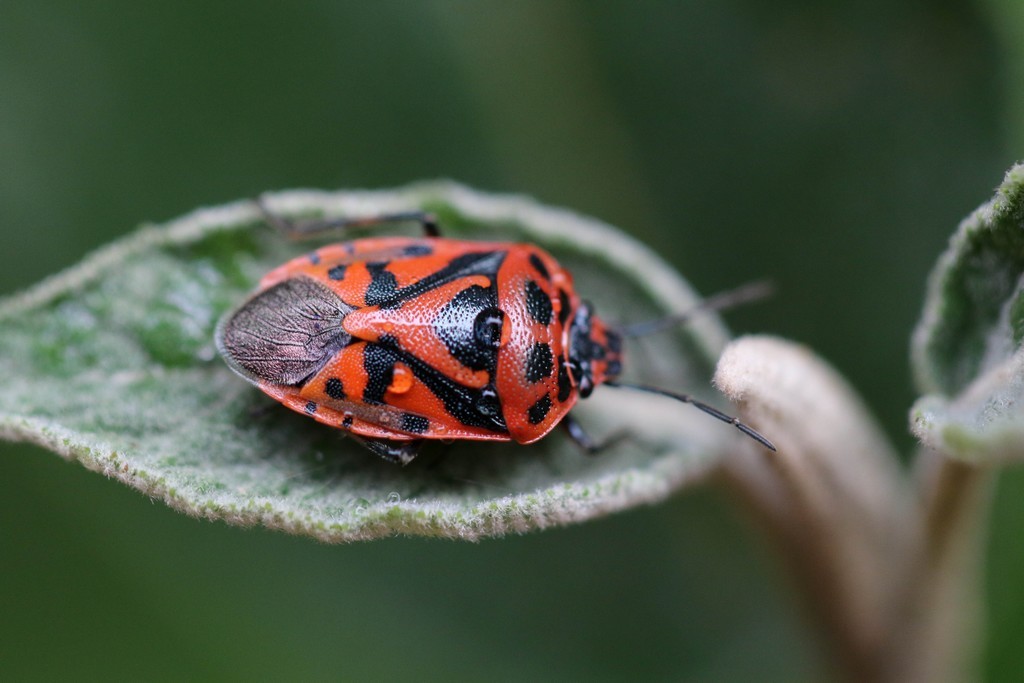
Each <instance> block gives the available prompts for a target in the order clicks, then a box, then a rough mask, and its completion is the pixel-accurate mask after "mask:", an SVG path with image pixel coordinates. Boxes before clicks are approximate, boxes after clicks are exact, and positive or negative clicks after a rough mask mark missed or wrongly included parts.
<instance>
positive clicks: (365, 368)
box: [218, 237, 621, 444]
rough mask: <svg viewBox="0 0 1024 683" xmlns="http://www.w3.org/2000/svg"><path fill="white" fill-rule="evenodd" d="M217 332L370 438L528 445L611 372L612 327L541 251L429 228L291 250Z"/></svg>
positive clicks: (282, 395)
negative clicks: (421, 234)
mask: <svg viewBox="0 0 1024 683" xmlns="http://www.w3.org/2000/svg"><path fill="white" fill-rule="evenodd" d="M218 344H219V346H220V348H221V351H222V353H223V355H224V356H225V358H226V359H227V360H228V362H229V363H230V364H231V366H232V367H233V368H234V369H235V370H236V371H237V372H239V373H240V374H241V375H243V376H244V377H246V378H247V379H249V380H250V381H252V382H253V383H254V384H256V385H257V386H258V387H259V388H260V389H261V390H262V391H264V392H265V393H266V394H268V395H270V396H272V397H273V398H275V399H277V400H278V401H280V402H281V403H283V404H285V405H286V406H288V407H289V408H291V409H293V410H296V411H298V412H302V413H306V414H309V415H310V416H312V417H313V418H314V419H316V420H318V421H320V422H323V423H325V424H328V425H331V426H333V427H338V428H341V429H345V430H347V431H349V432H352V433H353V434H355V435H358V436H360V437H364V438H366V439H373V440H376V439H386V440H391V441H407V440H418V439H476V440H494V441H508V440H514V441H517V442H519V443H524V444H525V443H531V442H533V441H536V440H537V439H540V438H541V437H543V436H544V435H545V434H547V433H548V432H549V431H550V430H551V429H552V428H553V427H554V426H555V425H556V424H558V423H559V421H560V420H562V419H563V417H564V416H565V415H566V413H568V411H569V410H570V409H571V408H572V407H573V405H574V404H575V403H576V401H577V399H578V398H579V397H581V396H587V395H589V393H590V391H591V390H592V389H593V388H594V387H595V386H597V385H599V384H600V383H601V382H603V381H605V379H611V378H614V376H615V375H617V374H618V372H619V370H620V368H621V358H620V353H621V346H620V342H619V337H618V335H617V334H616V333H614V332H611V331H609V330H607V329H606V328H605V326H604V325H603V324H602V323H601V321H600V320H599V319H598V318H597V317H596V316H593V315H591V312H590V308H589V306H588V305H587V304H586V303H585V302H583V301H581V300H580V298H579V297H578V296H577V295H576V292H575V291H574V289H573V282H572V276H571V275H570V274H569V273H568V272H567V271H565V270H564V269H563V268H562V267H561V266H560V265H559V264H558V262H557V261H555V260H554V258H552V257H551V256H550V255H549V254H548V253H547V252H545V251H544V250H542V249H540V248H538V247H536V246H533V245H529V244H516V243H506V242H469V241H461V240H452V239H444V238H439V237H425V238H407V237H386V238H369V239H360V240H355V241H350V242H343V243H339V244H332V245H328V246H325V247H322V248H320V249H318V250H317V251H315V252H312V253H311V254H308V255H305V256H302V257H299V258H296V259H293V260H291V261H289V262H288V263H285V264H284V265H282V266H280V267H278V268H276V269H274V270H273V271H271V272H270V273H268V274H267V275H266V276H265V277H264V278H263V279H262V280H261V282H260V285H259V288H258V290H257V292H256V293H255V294H254V295H253V296H252V297H251V298H250V299H249V300H248V301H247V302H246V303H245V304H243V305H242V306H241V307H240V308H239V309H237V310H236V311H234V312H233V313H232V314H229V316H228V317H226V318H225V320H224V321H223V323H222V325H221V328H220V329H219V331H218Z"/></svg>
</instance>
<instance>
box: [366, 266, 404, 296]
mask: <svg viewBox="0 0 1024 683" xmlns="http://www.w3.org/2000/svg"><path fill="white" fill-rule="evenodd" d="M387 267H388V264H387V262H382V263H367V264H366V269H367V270H368V271H370V286H369V287H367V288H366V305H367V306H386V305H387V304H389V303H392V302H394V300H395V292H396V290H397V289H398V283H397V281H396V280H395V274H394V273H392V272H391V271H389V270H387Z"/></svg>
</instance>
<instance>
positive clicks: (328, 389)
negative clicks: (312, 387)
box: [324, 377, 345, 401]
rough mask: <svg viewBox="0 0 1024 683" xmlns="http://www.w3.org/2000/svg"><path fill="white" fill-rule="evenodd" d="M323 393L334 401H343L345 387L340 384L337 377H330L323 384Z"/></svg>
mask: <svg viewBox="0 0 1024 683" xmlns="http://www.w3.org/2000/svg"><path fill="white" fill-rule="evenodd" d="M324 393H325V394H327V395H328V396H330V397H331V398H333V399H334V400H335V401H344V400H345V386H344V385H343V384H342V383H341V380H340V379H338V378H337V377H331V378H330V379H328V380H327V382H326V383H325V384H324Z"/></svg>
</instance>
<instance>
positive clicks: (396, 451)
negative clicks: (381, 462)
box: [349, 434, 423, 466]
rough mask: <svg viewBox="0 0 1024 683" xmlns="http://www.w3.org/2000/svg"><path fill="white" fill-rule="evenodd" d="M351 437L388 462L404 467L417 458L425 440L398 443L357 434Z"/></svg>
mask: <svg viewBox="0 0 1024 683" xmlns="http://www.w3.org/2000/svg"><path fill="white" fill-rule="evenodd" d="M349 436H351V437H352V438H353V439H355V440H356V441H358V442H359V443H360V444H362V445H363V446H365V447H366V448H368V449H369V450H370V451H372V452H373V453H375V454H376V455H379V456H380V457H382V458H384V459H385V460H387V461H388V462H390V463H393V464H395V465H403V466H404V465H408V464H409V463H411V462H412V461H413V460H414V459H415V458H416V456H417V455H418V454H419V452H420V446H422V445H423V439H414V440H412V441H396V440H392V439H375V438H372V437H367V436H356V435H355V434H350V435H349Z"/></svg>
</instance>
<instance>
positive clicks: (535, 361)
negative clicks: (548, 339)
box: [526, 342, 554, 383]
mask: <svg viewBox="0 0 1024 683" xmlns="http://www.w3.org/2000/svg"><path fill="white" fill-rule="evenodd" d="M552 370H554V356H553V355H552V353H551V345H550V344H545V343H544V342H536V343H535V344H534V345H533V346H531V347H530V350H529V352H527V355H526V381H527V382H531V383H532V382H539V381H541V380H542V379H544V378H545V377H550V376H551V372H552Z"/></svg>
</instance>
